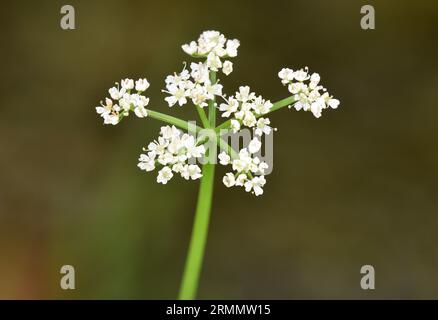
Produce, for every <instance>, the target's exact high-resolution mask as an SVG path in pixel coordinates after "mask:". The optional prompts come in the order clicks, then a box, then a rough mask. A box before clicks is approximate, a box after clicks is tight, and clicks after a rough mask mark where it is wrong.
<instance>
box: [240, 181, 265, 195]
mask: <svg viewBox="0 0 438 320" xmlns="http://www.w3.org/2000/svg"><path fill="white" fill-rule="evenodd" d="M265 184H266V179H265V177H264V176H260V177H254V178H252V179H251V180H248V181H246V182H245V191H246V192H251V190H252V191H253V193H254V194H255V195H256V196H259V195H262V194H263V186H264V185H265Z"/></svg>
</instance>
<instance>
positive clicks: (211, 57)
mask: <svg viewBox="0 0 438 320" xmlns="http://www.w3.org/2000/svg"><path fill="white" fill-rule="evenodd" d="M207 66H208V67H209V68H210V69H211V70H213V71H218V70H219V69H220V68H221V67H222V62H221V59H220V58H219V57H218V56H217V55H216V54H214V53H213V52H210V53H209V54H208V56H207Z"/></svg>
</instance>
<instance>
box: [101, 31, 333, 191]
mask: <svg viewBox="0 0 438 320" xmlns="http://www.w3.org/2000/svg"><path fill="white" fill-rule="evenodd" d="M239 46H240V42H239V41H238V40H236V39H234V40H230V39H228V40H227V39H226V38H225V36H224V35H223V34H221V33H219V32H217V31H205V32H203V33H202V34H201V35H200V37H199V39H198V40H197V41H192V42H190V43H188V44H184V45H183V46H182V49H183V51H184V52H185V53H187V54H188V55H190V56H191V57H192V58H193V59H196V60H195V62H192V63H190V65H189V66H188V65H187V64H186V63H184V65H183V69H182V71H180V72H179V73H174V74H172V75H169V76H167V77H166V78H165V88H164V89H163V90H162V91H163V92H164V93H165V94H166V95H167V96H166V97H165V98H164V100H165V101H166V103H167V104H168V106H169V107H174V106H184V105H186V104H192V105H193V106H194V108H195V109H196V110H197V112H198V114H199V117H200V120H201V123H202V127H198V126H194V127H193V126H192V127H191V126H190V125H189V124H188V123H187V121H184V120H181V119H177V118H174V117H171V116H168V115H164V114H162V113H159V112H156V111H152V110H150V109H146V107H147V106H148V104H149V98H147V97H146V96H145V95H144V92H145V91H146V90H147V89H148V88H149V82H148V81H147V80H146V79H139V80H137V81H134V80H132V79H124V80H122V81H121V82H120V83H116V86H114V87H112V88H111V89H109V97H108V98H106V99H105V101H104V102H102V103H101V106H98V107H96V111H97V113H98V114H100V115H101V116H102V118H103V119H104V123H105V124H112V125H116V124H118V123H120V122H121V121H122V119H124V118H126V117H128V116H129V115H130V114H131V113H132V112H133V113H134V114H135V115H136V116H137V117H139V118H144V117H152V118H155V119H158V120H161V121H164V122H167V123H168V124H170V126H169V125H166V126H163V127H162V128H161V130H160V135H159V137H158V138H157V140H156V141H153V142H151V143H150V144H149V145H148V146H147V147H146V148H144V149H143V151H144V152H143V153H142V154H141V155H140V158H139V163H138V167H139V168H140V169H141V170H144V171H153V170H158V175H157V182H158V183H162V184H166V183H167V182H168V181H169V180H171V179H172V178H173V177H174V176H175V175H180V176H181V177H182V178H184V179H186V180H196V179H200V178H201V177H202V176H203V172H202V169H201V166H200V164H201V163H205V161H207V160H206V157H207V154H209V153H211V143H210V142H211V139H212V138H211V134H210V136H206V135H195V133H199V132H200V131H201V130H202V129H206V130H209V132H210V133H211V132H214V134H215V137H214V138H215V139H214V140H216V141H219V143H217V145H218V146H219V147H220V148H221V150H222V151H221V152H220V153H219V154H218V155H217V159H216V157H215V160H217V161H218V163H220V164H221V165H224V166H230V167H231V170H230V172H228V173H226V175H225V176H224V177H223V179H222V181H223V183H224V185H225V186H226V187H234V186H238V187H243V188H244V189H245V190H246V191H247V192H252V193H253V194H255V195H257V196H258V195H261V194H263V187H264V185H265V184H266V179H265V171H266V170H267V169H268V165H267V164H266V163H265V162H263V161H261V160H260V158H259V157H258V156H257V153H258V152H259V151H260V149H261V148H262V140H263V139H262V136H263V135H270V134H273V131H274V130H273V128H272V127H271V121H270V119H269V118H268V117H267V115H268V114H269V113H270V112H273V111H275V110H278V109H280V108H282V107H285V106H288V107H289V108H291V107H292V106H293V107H294V108H295V109H296V110H304V111H310V112H312V114H313V115H314V116H315V117H317V118H319V117H320V116H321V114H322V111H323V110H324V109H327V108H333V109H336V108H337V107H338V106H339V100H337V99H334V98H333V97H332V96H331V95H330V94H329V93H328V92H327V90H326V89H325V88H324V87H323V86H321V85H320V76H319V75H318V74H317V73H309V70H308V68H307V67H306V68H304V69H299V70H295V71H294V70H292V69H289V68H284V69H282V70H281V71H280V72H279V73H278V76H279V78H280V79H281V83H282V84H283V85H285V86H287V89H288V91H289V93H290V95H289V96H288V97H287V98H286V99H283V100H280V101H278V102H276V103H272V102H271V101H270V100H267V99H264V98H263V97H262V96H260V95H257V94H256V93H254V92H252V91H251V89H250V88H249V87H248V86H240V87H239V88H238V91H237V92H236V93H235V94H234V95H231V96H227V95H226V94H225V93H224V92H223V86H222V84H221V83H220V80H219V79H218V75H219V74H220V73H219V72H221V73H223V74H224V75H226V76H228V75H230V74H231V73H232V71H233V63H232V62H231V61H230V59H232V58H234V57H236V56H237V51H238V48H239ZM206 110H208V115H207V112H206ZM216 111H218V112H219V113H220V115H221V118H224V119H225V121H224V122H223V123H222V124H220V125H219V126H216ZM244 129H249V130H251V131H252V132H253V139H252V140H251V142H250V143H249V144H248V145H246V146H241V147H239V150H234V149H232V148H231V147H230V146H229V145H228V144H227V143H226V142H224V141H223V139H222V138H221V137H222V135H224V132H227V131H231V132H232V133H234V134H238V133H239V132H240V131H241V130H244ZM208 143H210V144H209V145H207V144H208ZM215 147H216V144H215ZM208 150H210V151H208ZM214 154H216V153H214Z"/></svg>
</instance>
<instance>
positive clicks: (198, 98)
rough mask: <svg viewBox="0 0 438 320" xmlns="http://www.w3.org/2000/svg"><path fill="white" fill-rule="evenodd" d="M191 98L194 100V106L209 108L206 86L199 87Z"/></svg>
mask: <svg viewBox="0 0 438 320" xmlns="http://www.w3.org/2000/svg"><path fill="white" fill-rule="evenodd" d="M191 98H192V101H193V104H194V105H196V106H200V107H201V108H204V107H206V106H208V103H207V99H208V96H207V89H206V88H205V87H204V86H201V85H197V86H196V87H195V88H194V89H193V90H192V91H191Z"/></svg>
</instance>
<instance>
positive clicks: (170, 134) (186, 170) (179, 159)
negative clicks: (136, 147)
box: [138, 126, 205, 184]
mask: <svg viewBox="0 0 438 320" xmlns="http://www.w3.org/2000/svg"><path fill="white" fill-rule="evenodd" d="M143 151H145V153H144V154H141V155H140V158H139V163H138V167H139V168H140V169H141V170H145V171H153V170H154V169H155V167H156V165H158V164H159V165H162V166H163V168H162V169H161V170H160V171H159V172H158V176H157V182H158V183H162V184H166V183H167V182H168V181H169V180H170V179H172V177H173V173H179V174H180V175H181V177H183V178H184V179H186V180H190V179H192V180H196V179H199V178H200V177H202V173H201V168H199V166H198V165H196V164H192V163H193V162H195V160H196V159H197V158H202V157H203V156H204V154H205V147H204V146H203V145H200V146H198V145H197V141H196V140H195V138H194V137H193V136H192V135H189V134H187V133H184V134H183V133H182V132H181V131H180V130H178V129H177V128H176V127H175V126H172V127H170V126H164V127H161V131H160V136H159V137H158V140H157V141H153V142H151V143H150V144H149V145H148V147H147V148H144V149H143Z"/></svg>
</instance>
